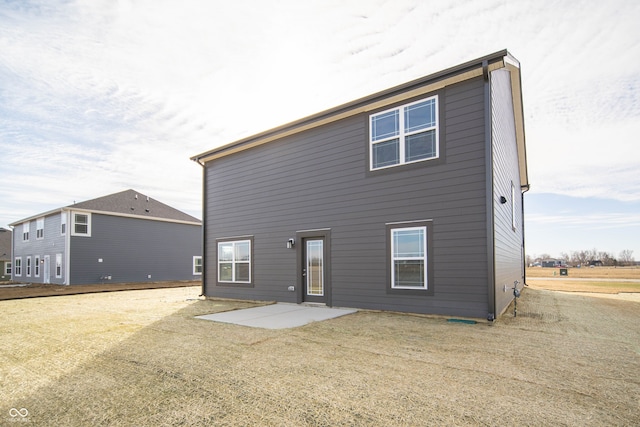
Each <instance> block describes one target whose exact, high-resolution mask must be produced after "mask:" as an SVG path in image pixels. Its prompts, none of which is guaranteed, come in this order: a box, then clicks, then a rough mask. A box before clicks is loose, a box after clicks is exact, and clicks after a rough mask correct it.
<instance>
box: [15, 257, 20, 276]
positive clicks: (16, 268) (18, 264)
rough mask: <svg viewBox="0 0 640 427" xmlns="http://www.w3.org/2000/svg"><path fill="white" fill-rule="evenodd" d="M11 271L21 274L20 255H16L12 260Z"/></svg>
mask: <svg viewBox="0 0 640 427" xmlns="http://www.w3.org/2000/svg"><path fill="white" fill-rule="evenodd" d="M13 271H14V275H16V276H22V258H21V257H16V259H15V260H14V263H13Z"/></svg>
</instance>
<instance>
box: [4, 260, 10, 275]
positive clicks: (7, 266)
mask: <svg viewBox="0 0 640 427" xmlns="http://www.w3.org/2000/svg"><path fill="white" fill-rule="evenodd" d="M4 274H6V275H7V276H11V263H10V262H5V263H4Z"/></svg>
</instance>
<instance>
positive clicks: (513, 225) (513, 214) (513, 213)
mask: <svg viewBox="0 0 640 427" xmlns="http://www.w3.org/2000/svg"><path fill="white" fill-rule="evenodd" d="M511 228H513V231H516V186H515V185H514V184H513V181H511Z"/></svg>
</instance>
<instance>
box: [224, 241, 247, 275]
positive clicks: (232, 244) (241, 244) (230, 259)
mask: <svg viewBox="0 0 640 427" xmlns="http://www.w3.org/2000/svg"><path fill="white" fill-rule="evenodd" d="M218 282H221V283H244V284H249V283H251V240H250V239H249V240H228V241H219V242H218Z"/></svg>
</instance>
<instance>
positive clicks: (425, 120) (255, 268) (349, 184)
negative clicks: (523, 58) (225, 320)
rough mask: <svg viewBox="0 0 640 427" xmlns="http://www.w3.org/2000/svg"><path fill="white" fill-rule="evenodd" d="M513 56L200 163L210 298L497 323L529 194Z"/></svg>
mask: <svg viewBox="0 0 640 427" xmlns="http://www.w3.org/2000/svg"><path fill="white" fill-rule="evenodd" d="M520 84H521V80H520V66H519V63H518V61H517V60H516V59H515V58H513V57H512V56H511V55H510V54H509V53H508V52H507V51H501V52H497V53H494V54H491V55H488V56H486V57H484V58H480V59H477V60H475V61H471V62H468V63H465V64H462V65H459V66H457V67H454V68H451V69H448V70H444V71H442V72H439V73H436V74H433V75H430V76H426V77H424V78H420V79H418V80H414V81H411V82H408V83H406V84H403V85H401V86H397V87H394V88H391V89H389V90H385V91H383V92H380V93H376V94H373V95H371V96H367V97H365V98H362V99H359V100H356V101H353V102H350V103H348V104H345V105H341V106H339V107H336V108H333V109H330V110H328V111H324V112H321V113H318V114H315V115H313V116H310V117H307V118H304V119H301V120H298V121H296V122H293V123H289V124H286V125H283V126H281V127H278V128H275V129H271V130H268V131H266V132H263V133H260V134H258V135H254V136H251V137H248V138H245V139H242V140H240V141H237V142H234V143H231V144H228V145H225V146H222V147H219V148H215V149H212V150H210V151H207V152H205V153H202V154H199V155H197V156H194V157H193V158H192V160H194V161H197V162H198V163H200V165H202V167H203V168H204V183H203V185H204V188H203V194H204V200H203V220H204V230H205V231H204V248H203V256H204V277H203V293H204V294H205V295H206V296H208V297H224V298H242V299H252V300H276V301H282V302H290V303H303V302H313V303H321V304H326V305H328V306H342V307H355V308H365V309H380V310H394V311H401V312H415V313H432V314H442V315H451V316H468V317H486V318H488V319H493V318H495V316H497V315H500V314H501V313H502V312H504V311H505V310H506V308H507V307H508V305H509V303H510V302H511V301H512V300H513V294H514V292H513V289H512V288H513V286H514V283H517V286H518V288H520V287H521V286H522V285H523V282H524V237H523V236H524V233H523V226H524V224H523V193H524V192H525V191H527V190H528V188H529V181H528V177H527V165H526V154H525V137H524V122H523V109H522V95H521V86H520Z"/></svg>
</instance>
